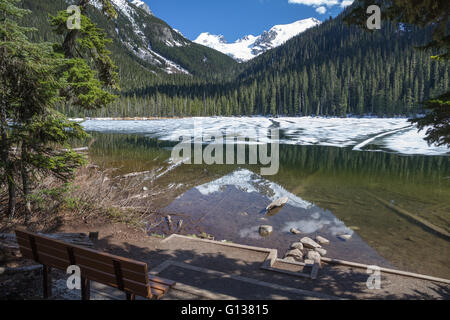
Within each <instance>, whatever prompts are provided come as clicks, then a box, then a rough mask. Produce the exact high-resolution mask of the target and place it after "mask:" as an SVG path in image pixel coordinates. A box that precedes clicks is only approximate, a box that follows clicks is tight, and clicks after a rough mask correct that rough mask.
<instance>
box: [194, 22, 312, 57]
mask: <svg viewBox="0 0 450 320" xmlns="http://www.w3.org/2000/svg"><path fill="white" fill-rule="evenodd" d="M320 23H321V22H320V21H319V20H317V19H315V18H309V19H303V20H299V21H296V22H294V23H291V24H284V25H276V26H274V27H273V28H272V29H270V30H269V31H264V32H263V33H262V34H261V35H259V36H253V35H248V36H245V37H243V38H242V39H239V40H237V41H236V42H233V43H228V42H227V41H226V40H225V38H224V37H223V36H222V35H213V34H210V33H208V32H204V33H202V34H200V35H199V36H198V37H197V39H195V40H194V42H195V43H198V44H201V45H204V46H207V47H210V48H213V49H215V50H217V51H220V52H222V53H225V54H227V55H229V56H230V57H232V58H234V59H235V60H237V61H239V62H245V61H248V60H251V59H253V58H255V57H257V56H259V55H260V54H262V53H264V52H266V51H267V50H270V49H273V48H276V47H278V46H280V45H282V44H283V43H285V42H286V41H288V40H290V39H292V38H293V37H295V36H297V35H299V34H300V33H302V32H304V31H305V30H307V29H309V28H312V27H315V26H318V25H319V24H320Z"/></svg>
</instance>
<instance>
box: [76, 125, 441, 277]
mask: <svg viewBox="0 0 450 320" xmlns="http://www.w3.org/2000/svg"><path fill="white" fill-rule="evenodd" d="M83 126H84V127H85V129H86V130H87V131H89V132H90V133H91V135H92V137H93V143H92V145H91V147H90V150H89V155H90V158H91V160H92V161H93V162H95V163H97V164H99V165H100V166H102V167H104V168H117V170H115V171H114V174H115V175H125V174H129V173H135V172H152V173H153V174H152V176H151V178H148V179H146V178H145V177H143V180H142V183H143V184H144V185H145V186H147V187H148V189H149V190H151V189H152V187H154V186H158V187H163V188H165V189H166V190H170V192H167V193H166V194H164V195H162V196H161V202H160V208H158V210H159V211H160V212H162V213H167V214H170V215H171V216H172V217H173V219H174V224H176V223H177V222H178V221H179V220H183V227H182V228H180V229H179V230H178V231H177V232H179V233H181V234H198V233H200V232H206V233H208V234H211V235H213V236H214V237H215V239H216V240H228V241H233V242H236V243H241V244H249V245H257V246H261V247H268V248H277V249H279V254H280V257H282V256H283V255H284V252H285V251H286V250H287V249H288V248H289V245H290V244H291V243H292V242H295V241H296V240H299V239H300V237H303V236H310V237H315V236H316V235H322V236H325V237H326V238H328V239H329V240H330V241H331V243H330V245H329V246H328V247H327V248H326V249H327V250H328V254H327V256H328V257H331V258H340V259H345V260H351V261H357V262H362V263H367V264H376V265H380V266H386V267H395V268H398V269H402V270H407V271H413V272H419V273H425V274H429V275H434V276H440V277H445V278H450V244H449V239H448V238H447V237H446V236H443V235H442V234H440V233H437V232H435V231H434V230H432V229H430V228H427V227H424V226H423V224H420V223H417V222H416V221H415V220H411V219H410V218H407V217H405V215H404V214H401V213H402V212H406V213H407V214H411V215H414V216H416V217H418V218H419V219H421V220H422V221H426V223H428V224H430V225H432V226H435V227H436V228H439V229H440V230H444V232H445V233H447V234H448V233H449V232H450V162H449V157H448V152H449V150H448V149H446V148H443V147H435V146H431V147H430V146H428V145H427V144H426V142H425V141H423V137H424V133H417V130H416V129H415V128H413V127H411V126H410V125H409V123H408V122H407V121H406V120H405V119H375V118H372V119H371V118H362V119H357V118H348V119H338V118H273V119H269V118H263V117H255V118H246V117H242V118H189V119H173V120H154V121H111V120H107V119H103V120H88V121H85V122H83ZM273 129H277V130H278V131H279V137H278V139H277V141H276V142H277V143H279V171H278V173H277V174H276V175H271V176H262V175H261V172H260V169H261V167H262V165H260V164H241V165H238V164H232V165H222V164H214V165H206V164H198V165H195V164H182V163H174V161H173V159H171V154H172V152H171V151H172V149H173V148H174V146H175V145H177V144H178V143H179V141H180V137H183V136H184V137H191V136H193V135H194V131H196V132H201V134H202V135H203V136H214V135H215V133H217V132H219V133H225V132H233V133H234V134H236V135H237V136H241V137H247V138H250V140H247V141H246V142H245V141H244V142H242V141H241V142H242V143H244V144H246V148H247V149H248V150H250V148H251V145H252V143H256V144H259V145H263V144H266V143H271V142H274V141H272V140H271V137H270V135H269V132H270V131H271V130H273ZM225 142H226V143H227V144H238V143H237V140H236V141H234V140H233V141H229V140H226V141H225ZM197 143H200V142H198V141H197ZM214 143H215V142H214V141H211V142H209V143H208V142H203V143H201V145H202V148H203V149H205V148H207V147H208V145H211V144H214ZM233 148H234V147H233ZM247 149H246V150H247ZM269 149H270V150H273V149H272V148H269ZM247 163H248V162H247ZM280 197H288V198H289V201H288V204H287V205H286V206H285V207H284V208H282V209H281V210H278V212H277V211H275V212H271V213H269V214H267V213H266V212H265V208H266V206H267V205H268V204H269V203H271V202H272V201H273V200H275V199H277V198H280ZM266 224H267V225H271V226H273V228H274V232H273V234H271V235H270V236H269V237H261V236H260V235H259V234H258V228H259V226H260V225H266ZM152 228H153V226H152V225H151V223H149V230H148V232H149V234H153V233H159V234H164V235H168V234H170V233H171V232H173V230H172V231H170V230H168V229H164V228H162V227H157V228H155V229H154V230H153V229H152ZM291 228H296V229H298V230H300V231H301V232H302V234H301V235H293V234H291V233H290V229H291ZM342 234H350V235H352V238H351V239H350V240H348V241H342V240H340V239H339V238H338V236H339V235H342Z"/></svg>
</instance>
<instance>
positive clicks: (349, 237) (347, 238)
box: [338, 234, 352, 241]
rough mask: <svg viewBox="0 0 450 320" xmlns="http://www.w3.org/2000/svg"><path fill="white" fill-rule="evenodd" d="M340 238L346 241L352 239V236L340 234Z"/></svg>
mask: <svg viewBox="0 0 450 320" xmlns="http://www.w3.org/2000/svg"><path fill="white" fill-rule="evenodd" d="M338 238H339V239H341V240H344V241H347V240H350V239H351V238H352V235H351V234H340V235H338Z"/></svg>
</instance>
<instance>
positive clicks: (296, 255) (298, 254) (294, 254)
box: [286, 249, 303, 260]
mask: <svg viewBox="0 0 450 320" xmlns="http://www.w3.org/2000/svg"><path fill="white" fill-rule="evenodd" d="M286 257H293V258H294V259H295V260H303V252H301V251H300V250H299V249H293V250H289V251H288V252H287V253H286Z"/></svg>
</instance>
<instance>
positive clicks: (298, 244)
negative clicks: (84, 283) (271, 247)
mask: <svg viewBox="0 0 450 320" xmlns="http://www.w3.org/2000/svg"><path fill="white" fill-rule="evenodd" d="M291 249H298V250H303V244H302V243H301V242H294V243H293V244H291Z"/></svg>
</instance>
